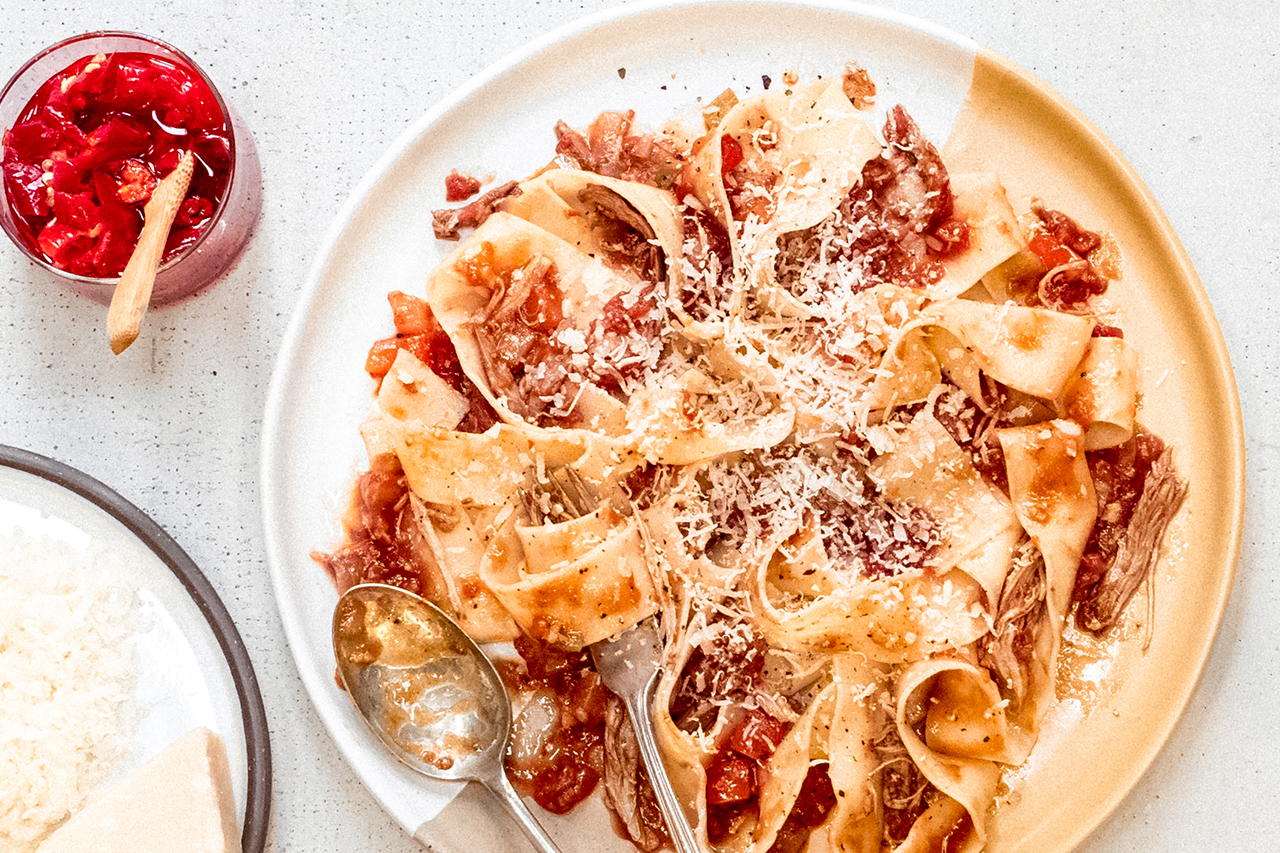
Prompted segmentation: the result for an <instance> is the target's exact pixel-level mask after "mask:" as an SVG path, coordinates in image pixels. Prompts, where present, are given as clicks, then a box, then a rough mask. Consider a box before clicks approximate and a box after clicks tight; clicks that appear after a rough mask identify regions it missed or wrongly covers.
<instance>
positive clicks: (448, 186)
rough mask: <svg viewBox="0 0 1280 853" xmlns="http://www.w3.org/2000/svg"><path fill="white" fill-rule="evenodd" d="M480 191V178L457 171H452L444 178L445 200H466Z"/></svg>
mask: <svg viewBox="0 0 1280 853" xmlns="http://www.w3.org/2000/svg"><path fill="white" fill-rule="evenodd" d="M478 192H480V179H479V178H474V177H472V176H471V175H463V174H460V173H459V172H457V171H454V172H450V173H449V174H448V175H446V176H445V179H444V200H445V201H450V202H453V201H466V200H467V199H469V198H471V197H472V196H473V195H475V194H476V193H478Z"/></svg>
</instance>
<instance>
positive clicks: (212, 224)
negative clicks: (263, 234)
mask: <svg viewBox="0 0 1280 853" xmlns="http://www.w3.org/2000/svg"><path fill="white" fill-rule="evenodd" d="M125 52H127V53H145V54H150V55H153V56H158V57H161V58H162V59H165V60H167V61H169V62H172V63H174V64H175V65H180V66H182V67H185V68H187V69H190V70H191V71H193V72H195V73H196V74H198V75H199V76H200V77H201V78H202V79H203V80H204V82H205V83H206V84H208V86H209V89H210V91H211V92H213V96H214V98H215V99H216V100H217V102H218V106H219V107H220V108H221V109H222V114H223V117H224V118H225V119H226V120H227V127H228V130H229V138H230V142H231V151H230V155H231V156H230V163H231V166H230V170H231V174H230V176H229V178H228V183H227V189H226V191H225V192H224V193H223V195H222V198H220V199H219V200H218V202H217V205H216V206H215V208H214V211H213V214H212V216H211V218H210V220H209V222H208V224H207V225H206V226H205V228H204V230H203V231H202V232H201V234H200V236H199V237H198V238H197V239H196V242H195V243H193V244H192V245H191V246H189V247H188V248H187V249H186V250H185V251H183V252H182V253H181V254H179V255H177V256H175V257H174V258H172V259H170V260H169V261H168V262H167V263H165V264H164V265H163V266H161V267H160V271H159V272H158V273H157V274H156V281H155V287H154V288H153V290H152V295H151V305H152V307H157V306H162V305H166V304H170V303H173V302H177V301H178V300H181V299H185V298H187V297H189V296H193V295H195V294H196V293H199V292H200V291H201V290H204V289H205V288H206V287H208V286H209V285H211V284H213V283H214V282H215V281H217V280H218V279H220V278H221V277H222V276H223V275H225V274H226V273H228V272H230V271H231V268H232V267H234V266H235V263H236V261H237V260H239V258H240V255H241V254H242V253H243V252H244V249H245V246H246V245H247V244H248V242H249V238H250V236H252V234H253V229H254V226H255V225H256V224H257V221H258V216H259V214H260V213H261V211H262V173H261V167H260V165H259V163H258V152H257V149H256V148H255V147H254V144H253V136H252V135H251V134H250V133H249V130H248V128H246V127H245V125H244V122H243V121H241V119H240V116H239V115H237V114H236V112H235V110H233V109H231V107H229V106H228V105H227V102H226V101H225V100H223V97H222V94H221V93H220V92H219V91H218V88H217V86H215V85H214V84H213V81H212V80H210V79H209V76H208V75H207V74H205V73H204V70H203V69H201V68H200V66H199V65H197V64H196V63H195V62H193V61H192V60H191V58H190V57H189V56H187V55H186V54H185V53H183V52H182V51H180V50H178V49H177V48H175V47H173V46H172V45H169V44H166V43H165V42H163V41H160V40H159V39H155V38H152V37H150V36H145V35H141V34H139V33H130V32H117V31H101V32H92V33H84V34H83V35H78V36H72V37H71V38H68V39H65V40H64V41H60V42H58V43H57V44H55V45H52V46H50V47H47V48H45V49H44V50H42V51H41V52H40V53H38V54H36V56H35V57H33V58H32V59H31V60H30V61H28V62H27V63H26V64H25V65H23V66H22V68H21V69H19V70H18V72H17V73H16V74H14V75H13V77H12V79H10V80H9V83H8V85H6V86H5V87H4V90H3V91H2V92H0V133H3V132H4V131H6V130H7V129H8V128H11V127H13V125H14V124H15V123H16V121H17V119H18V116H19V115H21V113H22V111H23V110H24V109H26V107H27V104H28V103H29V102H30V100H31V98H32V97H33V96H34V95H35V93H36V91H37V90H38V89H39V88H40V87H41V86H42V85H44V83H45V82H46V81H47V80H49V78H51V77H53V76H54V75H55V74H58V73H59V72H61V71H63V70H64V69H66V68H67V67H68V66H70V65H71V64H72V63H74V62H76V61H77V60H79V59H82V58H84V57H86V56H94V55H95V54H98V53H125ZM4 183H5V182H4V181H0V185H3V184H4ZM0 195H2V196H3V203H0V226H2V227H3V228H4V231H5V233H6V234H8V235H9V239H11V240H12V241H13V243H14V245H16V246H17V247H18V249H19V250H21V251H22V253H23V254H24V255H26V256H27V257H28V258H30V259H31V261H32V262H33V263H35V264H36V265H37V266H39V267H42V268H43V269H45V270H47V271H48V272H50V273H52V274H53V275H54V276H55V277H57V279H58V280H60V281H61V282H63V283H64V284H66V285H67V286H68V287H69V288H70V289H71V290H72V291H74V292H76V293H79V294H81V295H84V296H87V297H89V298H90V299H92V300H93V301H95V302H99V303H101V304H103V305H107V304H110V302H111V295H112V293H113V292H114V291H115V286H116V282H117V281H118V277H111V278H93V277H89V276H83V275H76V274H74V273H69V272H67V271H66V270H61V269H59V268H57V267H55V266H54V265H53V264H51V263H49V261H48V260H47V259H45V258H44V257H42V256H41V255H39V254H36V253H35V252H33V251H32V250H31V248H30V247H28V246H27V244H26V242H25V241H24V240H23V238H22V237H21V235H20V233H19V231H18V228H17V224H16V222H15V218H14V213H13V209H12V207H11V203H10V200H9V197H8V189H7V187H0Z"/></svg>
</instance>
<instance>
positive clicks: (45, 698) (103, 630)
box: [0, 445, 271, 853]
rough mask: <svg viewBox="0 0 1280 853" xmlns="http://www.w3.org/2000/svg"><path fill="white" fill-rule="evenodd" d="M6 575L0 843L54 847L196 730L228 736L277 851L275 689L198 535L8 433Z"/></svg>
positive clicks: (240, 817)
mask: <svg viewBox="0 0 1280 853" xmlns="http://www.w3.org/2000/svg"><path fill="white" fill-rule="evenodd" d="M0 589H2V590H4V595H3V596H0V708H3V712H2V713H0V853H32V851H35V850H37V849H41V845H42V844H43V843H44V842H45V841H46V840H47V839H48V838H50V836H52V835H53V834H54V833H55V832H56V831H57V830H59V828H60V827H62V826H64V825H66V824H67V823H68V821H69V819H71V818H73V817H74V816H76V815H77V814H81V815H83V814H87V813H88V812H89V811H92V810H93V808H92V806H91V804H93V803H94V802H100V801H102V800H103V799H104V798H106V796H107V795H108V794H109V792H111V791H112V790H115V789H117V788H119V787H121V785H122V783H126V782H127V781H128V780H129V779H131V778H134V777H135V776H136V771H139V770H140V769H145V767H146V766H148V765H150V764H151V763H152V761H151V760H152V759H154V758H156V757H157V756H159V755H160V754H161V753H162V752H166V751H167V750H166V747H169V746H170V745H171V744H174V743H175V742H176V741H178V740H179V739H180V738H182V736H183V735H185V734H187V733H188V732H191V731H192V730H193V729H207V730H209V731H210V732H212V733H214V734H216V735H217V736H218V737H219V738H220V739H221V741H222V742H223V743H224V744H225V750H226V760H225V762H224V765H225V766H226V771H229V774H228V775H229V788H230V796H231V799H233V800H234V811H235V816H236V822H237V824H238V825H237V826H236V827H235V829H236V830H237V833H236V834H238V835H240V836H241V842H242V848H237V849H243V851H244V853H261V851H262V850H263V849H264V847H265V845H266V834H267V825H268V822H269V819H270V806H271V754H270V743H269V736H268V731H267V725H266V715H265V710H264V708H263V704H262V696H261V693H260V692H259V689H258V684H257V678H256V676H255V674H254V672H253V666H252V662H251V661H250V660H249V657H248V654H247V652H246V650H245V647H244V643H243V641H242V639H241V638H240V635H239V632H238V631H237V629H236V627H235V625H234V623H233V622H232V621H231V618H230V616H229V614H228V613H227V611H226V608H225V607H224V605H223V604H222V602H221V600H220V599H219V598H218V596H217V593H216V592H215V591H214V589H213V587H212V585H211V584H210V583H209V581H208V579H207V578H206V577H205V576H204V575H203V573H202V572H201V571H200V569H199V568H198V567H197V566H196V565H195V563H194V562H192V560H191V558H190V557H188V556H187V554H186V553H185V552H184V551H183V550H182V548H181V547H180V546H179V545H178V544H177V543H176V542H175V541H174V540H173V539H172V538H171V537H170V536H169V535H168V534H167V533H165V531H164V530H163V529H161V528H160V526H159V525H157V524H156V523H155V522H154V521H152V520H151V519H150V518H149V517H147V515H146V514H145V513H143V512H142V511H141V510H139V509H138V508H137V507H136V506H134V505H133V504H131V503H129V502H128V501H127V500H125V499H124V498H123V497H121V496H120V495H119V494H118V493H116V492H114V491H113V490H111V489H110V488H108V487H107V486H105V485H103V484H102V483H100V482H98V481H97V480H95V479H94V478H92V477H90V476H88V475H86V474H84V473H83V472H80V471H77V470H75V469H73V468H70V467H69V466H67V465H64V464H62V463H60V462H57V461H55V460H53V459H49V458H47V457H44V456H40V455H38V454H35V453H31V452H29V451H25V450H21V449H18V448H13V447H7V446H4V445H0ZM224 772H225V771H224ZM153 775H154V774H153ZM87 806H88V807H87ZM130 817H131V821H130V822H129V823H130V824H131V825H133V824H136V823H137V822H138V821H137V820H134V819H141V818H144V817H145V816H144V815H137V814H132V813H131V814H130ZM113 849H114V848H113Z"/></svg>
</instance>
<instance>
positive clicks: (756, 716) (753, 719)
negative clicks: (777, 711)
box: [727, 708, 791, 762]
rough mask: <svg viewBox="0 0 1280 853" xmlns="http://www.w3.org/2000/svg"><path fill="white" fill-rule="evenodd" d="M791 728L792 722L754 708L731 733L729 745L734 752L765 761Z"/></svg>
mask: <svg viewBox="0 0 1280 853" xmlns="http://www.w3.org/2000/svg"><path fill="white" fill-rule="evenodd" d="M790 730H791V724H790V723H786V722H783V721H782V720H779V719H778V718H777V717H774V716H772V715H771V714H769V713H767V712H765V711H762V710H760V709H759V708H753V709H751V710H750V711H747V715H746V716H745V717H744V718H743V720H742V722H741V723H739V724H738V726H737V728H735V729H734V730H733V732H732V733H731V734H730V735H729V739H728V741H727V745H728V747H729V748H730V749H732V750H733V751H734V752H737V753H740V754H741V755H745V756H746V757H747V758H754V759H755V760H756V761H759V762H765V761H767V760H768V759H769V756H771V755H773V751H774V750H775V749H777V748H778V744H779V743H781V742H782V739H783V738H784V737H786V735H787V732H788V731H790Z"/></svg>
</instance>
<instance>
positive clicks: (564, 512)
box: [520, 468, 700, 853]
mask: <svg viewBox="0 0 1280 853" xmlns="http://www.w3.org/2000/svg"><path fill="white" fill-rule="evenodd" d="M520 501H521V503H522V504H523V505H524V509H525V512H526V513H528V515H529V520H530V521H532V522H533V523H534V524H546V523H547V522H563V521H568V520H570V519H573V518H579V517H581V516H583V515H586V514H587V513H589V512H592V511H593V510H594V509H595V507H596V504H597V498H596V495H595V494H593V491H592V489H591V486H590V485H589V484H588V483H587V482H586V481H585V480H583V479H582V477H581V476H580V475H579V474H578V472H577V471H575V470H573V469H572V468H561V469H558V470H550V471H547V472H546V476H545V478H543V479H542V480H539V478H538V477H537V475H536V474H534V473H532V472H531V473H530V476H529V478H528V485H526V486H525V487H524V488H521V489H520ZM591 657H592V658H593V659H594V660H595V663H596V669H597V670H598V671H599V673H600V679H601V680H602V681H603V682H604V684H605V687H608V688H609V689H610V690H612V691H613V692H614V693H615V694H617V695H618V696H619V697H620V698H621V699H622V701H623V702H624V703H625V704H626V706H627V715H628V716H629V717H630V718H631V727H632V728H633V729H634V730H635V733H636V742H637V743H638V744H639V746H640V757H641V759H643V761H644V766H645V769H646V770H648V771H649V781H650V782H652V783H653V790H654V793H655V794H657V796H658V806H659V808H661V809H662V816H663V818H665V819H666V822H667V830H668V831H669V832H670V833H671V840H672V842H673V843H674V844H675V848H676V853H700V850H699V847H698V842H697V840H696V838H695V837H694V834H693V827H691V826H690V825H689V819H688V817H686V816H685V813H684V809H683V808H682V807H681V806H680V801H679V800H678V799H677V798H676V792H675V790H674V789H673V788H672V787H671V779H670V777H669V776H667V768H666V766H665V765H664V764H663V763H662V753H661V752H660V751H659V750H658V741H657V739H656V738H655V737H654V732H653V717H652V716H651V715H650V708H651V707H652V706H653V695H654V690H655V689H656V688H657V686H658V674H659V673H660V672H661V669H662V638H661V637H660V636H659V634H658V625H657V622H656V621H655V620H654V619H653V618H652V617H650V618H648V619H645V620H643V621H641V622H640V623H639V624H637V625H635V626H633V627H631V628H628V629H627V630H625V631H623V632H622V633H620V634H617V635H616V636H613V637H610V638H609V639H607V640H601V641H599V642H598V643H593V644H592V645H591Z"/></svg>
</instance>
